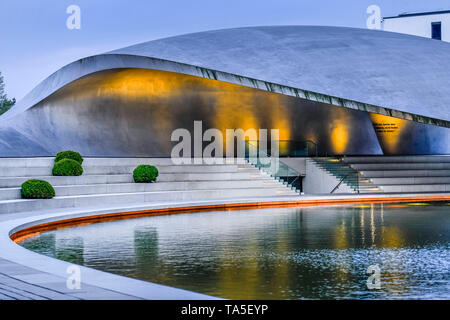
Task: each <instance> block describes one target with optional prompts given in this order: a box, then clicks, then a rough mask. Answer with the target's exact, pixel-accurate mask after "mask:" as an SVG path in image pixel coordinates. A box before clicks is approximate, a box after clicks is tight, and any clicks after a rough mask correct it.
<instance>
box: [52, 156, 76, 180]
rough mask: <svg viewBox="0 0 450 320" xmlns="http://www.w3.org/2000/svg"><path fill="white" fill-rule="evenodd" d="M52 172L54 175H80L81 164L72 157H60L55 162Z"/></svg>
mask: <svg viewBox="0 0 450 320" xmlns="http://www.w3.org/2000/svg"><path fill="white" fill-rule="evenodd" d="M52 173H53V175H54V176H81V175H82V174H83V168H82V167H81V164H80V163H79V162H77V161H75V160H72V159H62V160H59V161H58V162H56V163H55V165H54V166H53V170H52Z"/></svg>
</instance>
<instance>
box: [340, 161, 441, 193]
mask: <svg viewBox="0 0 450 320" xmlns="http://www.w3.org/2000/svg"><path fill="white" fill-rule="evenodd" d="M342 162H343V163H345V164H346V165H348V166H350V167H351V168H352V169H354V170H356V171H358V172H359V173H360V177H361V178H362V179H366V180H368V181H369V182H370V183H371V184H373V185H375V186H377V187H378V188H380V189H381V190H382V192H385V193H426V192H450V156H447V155H442V156H438V155H436V156H367V157H344V158H343V159H342Z"/></svg>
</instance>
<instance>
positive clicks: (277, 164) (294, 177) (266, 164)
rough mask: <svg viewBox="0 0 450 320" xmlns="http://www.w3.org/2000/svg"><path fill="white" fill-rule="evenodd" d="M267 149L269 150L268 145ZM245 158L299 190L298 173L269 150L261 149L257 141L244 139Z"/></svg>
mask: <svg viewBox="0 0 450 320" xmlns="http://www.w3.org/2000/svg"><path fill="white" fill-rule="evenodd" d="M268 150H271V149H270V147H269V148H268ZM245 159H246V160H247V161H248V162H249V163H251V164H252V165H254V166H255V167H257V168H258V169H260V170H261V171H264V172H266V173H268V174H269V175H271V176H272V177H273V178H275V179H276V180H278V181H280V182H282V183H283V184H285V185H287V186H288V187H290V188H292V189H293V190H295V191H296V192H300V183H301V181H300V179H301V178H300V176H301V175H300V173H299V172H298V171H297V170H295V169H293V168H291V167H289V166H288V165H286V164H284V163H282V162H281V161H280V160H279V158H278V157H277V156H274V157H272V156H271V155H270V151H266V150H261V148H259V143H258V141H246V143H245Z"/></svg>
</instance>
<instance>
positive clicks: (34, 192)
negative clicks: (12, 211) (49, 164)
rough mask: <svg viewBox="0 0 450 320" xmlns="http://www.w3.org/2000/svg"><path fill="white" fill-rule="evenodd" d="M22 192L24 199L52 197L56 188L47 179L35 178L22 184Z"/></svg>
mask: <svg viewBox="0 0 450 320" xmlns="http://www.w3.org/2000/svg"><path fill="white" fill-rule="evenodd" d="M21 194H22V198H24V199H51V198H53V197H54V196H55V189H53V187H52V185H51V184H50V183H48V182H47V181H43V180H34V179H33V180H28V181H25V182H24V183H23V184H22V190H21Z"/></svg>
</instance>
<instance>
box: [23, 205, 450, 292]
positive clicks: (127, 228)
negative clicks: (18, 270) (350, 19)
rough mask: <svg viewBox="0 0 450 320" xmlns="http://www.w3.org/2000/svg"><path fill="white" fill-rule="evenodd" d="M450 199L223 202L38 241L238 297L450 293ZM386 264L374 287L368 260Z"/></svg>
mask: <svg viewBox="0 0 450 320" xmlns="http://www.w3.org/2000/svg"><path fill="white" fill-rule="evenodd" d="M449 210H450V204H449V203H442V202H441V203H434V204H432V203H410V204H398V203H393V204H368V205H339V206H327V207H310V208H304V207H303V208H280V209H273V208H270V209H258V210H242V211H215V212H203V213H187V214H175V215H168V216H158V217H143V218H136V219H128V220H118V221H113V222H104V223H95V224H90V225H83V226H79V227H73V228H68V229H60V230H54V231H50V232H46V233H42V234H40V235H38V236H34V237H32V238H28V239H26V240H25V241H24V242H23V243H22V245H23V246H24V247H26V248H28V249H30V250H34V251H37V252H39V253H42V254H45V255H48V256H50V257H56V258H58V259H62V260H65V261H69V262H73V263H76V264H80V265H84V266H87V267H91V268H95V269H99V270H103V271H107V272H111V273H116V274H120V275H124V276H128V277H133V278H137V279H141V280H146V281H151V282H156V283H161V284H165V285H169V286H173V287H177V288H183V289H188V290H193V291H196V292H201V293H205V294H210V295H214V296H220V297H224V298H230V299H398V298H400V299H450V267H449V261H450V228H449V226H450V215H449ZM371 265H376V266H378V267H379V268H380V271H381V274H380V286H381V288H380V289H372V290H370V289H368V288H367V285H366V282H367V278H368V277H369V274H367V273H366V272H367V268H368V267H369V266H371Z"/></svg>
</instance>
